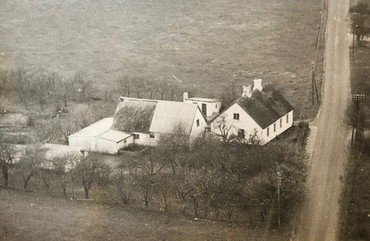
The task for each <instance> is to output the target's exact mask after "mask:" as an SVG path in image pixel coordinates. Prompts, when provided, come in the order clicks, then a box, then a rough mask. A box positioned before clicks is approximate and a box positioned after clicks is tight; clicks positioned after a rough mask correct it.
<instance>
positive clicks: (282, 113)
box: [210, 79, 293, 145]
mask: <svg viewBox="0 0 370 241" xmlns="http://www.w3.org/2000/svg"><path fill="white" fill-rule="evenodd" d="M292 125H293V106H292V105H291V104H290V103H289V102H288V101H287V100H286V99H285V98H284V97H283V96H282V95H281V94H280V93H279V92H278V91H276V90H275V89H274V88H273V87H272V86H270V85H268V86H265V87H263V86H262V80H261V79H256V80H254V83H253V86H252V85H245V86H243V94H242V97H241V98H240V99H238V100H236V101H235V102H234V103H233V104H231V105H230V106H229V107H228V108H226V109H225V110H224V111H222V112H221V113H220V114H219V115H217V116H216V117H215V118H214V119H213V120H211V122H210V127H211V131H212V133H214V134H216V135H217V136H220V137H222V138H224V139H230V138H235V139H238V140H241V141H243V142H246V143H248V142H254V143H255V142H258V143H260V144H261V145H264V144H266V143H268V142H270V141H271V140H272V139H274V138H275V137H277V136H278V135H280V134H281V133H283V132H284V131H286V130H287V129H289V128H290V127H291V126H292Z"/></svg>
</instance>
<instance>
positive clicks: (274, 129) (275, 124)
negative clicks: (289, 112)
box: [274, 123, 276, 132]
mask: <svg viewBox="0 0 370 241" xmlns="http://www.w3.org/2000/svg"><path fill="white" fill-rule="evenodd" d="M274 132H276V123H274Z"/></svg>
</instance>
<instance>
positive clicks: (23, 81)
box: [12, 69, 32, 110]
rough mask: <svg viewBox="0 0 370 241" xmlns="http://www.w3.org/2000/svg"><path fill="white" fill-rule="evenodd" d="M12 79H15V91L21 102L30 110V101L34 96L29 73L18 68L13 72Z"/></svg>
mask: <svg viewBox="0 0 370 241" xmlns="http://www.w3.org/2000/svg"><path fill="white" fill-rule="evenodd" d="M12 79H13V80H14V85H15V91H16V93H17V94H18V97H19V99H20V101H21V103H22V104H23V105H24V107H25V109H26V110H28V107H29V104H28V103H29V101H30V99H31V97H32V94H31V82H30V76H29V74H28V73H27V72H25V71H24V70H22V69H17V70H16V71H14V72H13V73H12Z"/></svg>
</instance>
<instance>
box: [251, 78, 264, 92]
mask: <svg viewBox="0 0 370 241" xmlns="http://www.w3.org/2000/svg"><path fill="white" fill-rule="evenodd" d="M255 90H259V91H262V79H255V80H253V91H255Z"/></svg>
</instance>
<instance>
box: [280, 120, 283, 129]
mask: <svg viewBox="0 0 370 241" xmlns="http://www.w3.org/2000/svg"><path fill="white" fill-rule="evenodd" d="M281 127H283V118H281V119H280V128H281Z"/></svg>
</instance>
